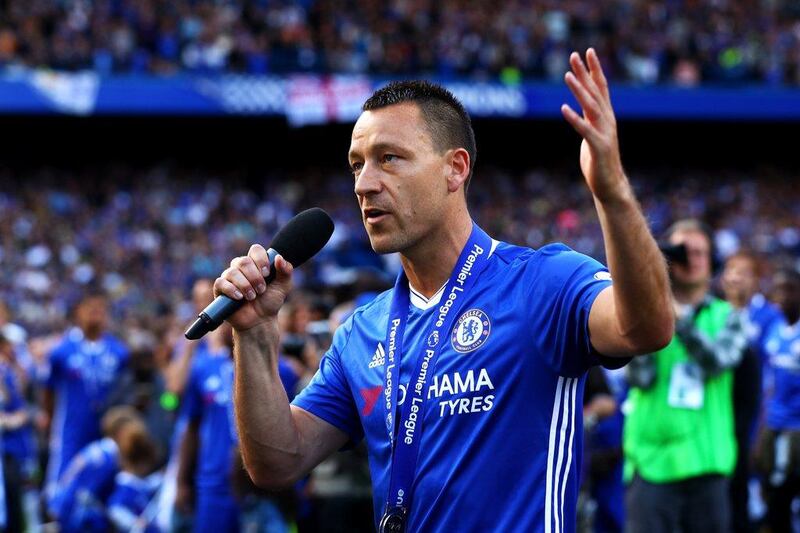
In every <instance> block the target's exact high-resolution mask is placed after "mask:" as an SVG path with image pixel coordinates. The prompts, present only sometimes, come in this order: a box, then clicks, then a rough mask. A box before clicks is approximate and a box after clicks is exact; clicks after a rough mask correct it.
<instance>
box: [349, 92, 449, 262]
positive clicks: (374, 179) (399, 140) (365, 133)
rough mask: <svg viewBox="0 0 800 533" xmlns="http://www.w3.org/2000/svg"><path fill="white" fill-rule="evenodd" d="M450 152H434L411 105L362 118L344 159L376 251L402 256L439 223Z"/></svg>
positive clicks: (378, 111)
mask: <svg viewBox="0 0 800 533" xmlns="http://www.w3.org/2000/svg"><path fill="white" fill-rule="evenodd" d="M450 154H451V151H446V152H444V153H439V152H438V151H437V150H436V149H435V148H434V146H433V143H432V141H431V136H430V133H429V131H428V128H427V127H426V125H425V121H424V119H423V118H422V116H421V113H420V109H419V107H418V106H417V105H416V104H412V103H402V104H396V105H391V106H388V107H384V108H381V109H376V110H374V111H365V112H364V113H362V114H361V117H359V119H358V121H357V122H356V125H355V127H354V128H353V135H352V138H351V141H350V153H349V160H350V166H351V168H352V169H353V174H354V177H355V193H356V197H357V198H358V203H359V207H360V208H361V216H362V220H363V222H364V227H365V228H366V230H367V234H368V235H369V240H370V243H371V244H372V248H373V249H374V250H375V251H376V252H377V253H391V252H402V251H403V250H406V249H407V248H409V247H411V246H413V245H414V244H416V243H417V242H419V241H420V240H421V239H423V238H424V237H425V236H426V235H428V234H429V233H430V232H431V231H432V230H433V229H434V228H435V227H436V226H437V224H441V223H442V222H443V218H444V217H443V216H442V215H443V208H444V200H445V198H446V196H447V194H448V188H447V173H448V170H449V165H448V156H449V155H450Z"/></svg>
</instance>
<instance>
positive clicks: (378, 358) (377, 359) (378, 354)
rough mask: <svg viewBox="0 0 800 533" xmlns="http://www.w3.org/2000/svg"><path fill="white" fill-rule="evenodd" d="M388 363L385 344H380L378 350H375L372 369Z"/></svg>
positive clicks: (371, 364) (370, 364) (371, 362)
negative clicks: (384, 349) (384, 348)
mask: <svg viewBox="0 0 800 533" xmlns="http://www.w3.org/2000/svg"><path fill="white" fill-rule="evenodd" d="M385 361H386V352H384V351H383V344H381V343H378V348H376V349H375V353H374V354H373V356H372V360H371V361H370V362H369V367H370V368H375V367H376V366H383V363H384V362H385Z"/></svg>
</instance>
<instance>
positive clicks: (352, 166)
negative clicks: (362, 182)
mask: <svg viewBox="0 0 800 533" xmlns="http://www.w3.org/2000/svg"><path fill="white" fill-rule="evenodd" d="M362 166H364V164H363V163H351V164H350V170H351V171H352V172H353V173H356V172H358V171H359V170H361V167H362Z"/></svg>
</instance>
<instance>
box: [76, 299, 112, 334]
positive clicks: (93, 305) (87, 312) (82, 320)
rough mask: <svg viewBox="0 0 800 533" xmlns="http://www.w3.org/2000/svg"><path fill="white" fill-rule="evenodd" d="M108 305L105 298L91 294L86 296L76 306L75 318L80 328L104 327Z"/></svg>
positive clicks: (100, 328)
mask: <svg viewBox="0 0 800 533" xmlns="http://www.w3.org/2000/svg"><path fill="white" fill-rule="evenodd" d="M107 315H108V307H107V305H106V300H105V298H102V297H100V296H93V297H91V298H87V299H86V300H84V301H83V302H81V304H80V305H79V306H78V310H77V319H78V326H80V328H81V329H83V330H84V331H85V330H89V329H99V330H102V329H105V327H106V321H107Z"/></svg>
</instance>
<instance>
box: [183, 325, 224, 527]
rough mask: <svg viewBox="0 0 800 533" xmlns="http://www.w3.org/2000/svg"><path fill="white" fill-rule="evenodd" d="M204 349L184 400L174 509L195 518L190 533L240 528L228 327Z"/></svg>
mask: <svg viewBox="0 0 800 533" xmlns="http://www.w3.org/2000/svg"><path fill="white" fill-rule="evenodd" d="M206 339H207V343H208V344H207V351H206V353H205V356H204V357H203V358H202V359H198V360H196V361H195V363H194V365H193V366H192V369H191V372H190V375H189V381H188V382H187V384H186V390H185V392H184V396H183V402H184V404H183V409H184V413H183V414H184V415H185V416H186V419H187V425H186V428H185V430H184V434H183V440H182V443H181V447H180V459H179V461H180V462H179V466H178V487H177V494H176V497H175V507H176V510H178V511H179V512H180V513H182V514H184V515H189V514H193V515H194V516H193V518H192V522H193V531H197V532H202V531H209V532H213V533H224V532H226V531H230V532H235V531H238V530H239V508H238V506H237V504H236V501H235V500H234V497H233V491H232V487H231V482H230V473H231V470H232V466H233V464H234V462H233V460H234V448H235V446H236V444H237V442H238V439H237V436H236V428H235V426H234V423H233V361H232V360H231V338H230V328H227V327H226V326H224V325H223V326H221V327H219V328H218V329H217V330H216V331H214V332H212V333H210V334H209V335H207V337H206Z"/></svg>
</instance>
